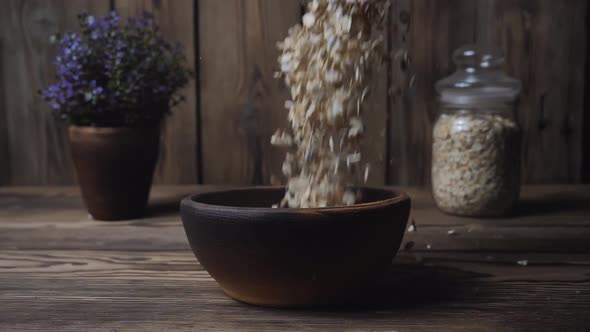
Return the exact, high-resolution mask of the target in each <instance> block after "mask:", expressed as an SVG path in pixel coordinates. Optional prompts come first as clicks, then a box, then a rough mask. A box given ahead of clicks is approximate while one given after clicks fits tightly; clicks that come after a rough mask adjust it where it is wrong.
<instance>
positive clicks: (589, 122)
mask: <svg viewBox="0 0 590 332" xmlns="http://www.w3.org/2000/svg"><path fill="white" fill-rule="evenodd" d="M584 35H585V36H586V80H585V83H584V85H585V87H584V91H585V92H584V110H585V114H584V115H583V117H584V121H583V128H582V132H583V133H584V138H583V141H582V156H583V158H582V182H583V183H590V111H589V110H590V6H588V5H586V31H585V33H584Z"/></svg>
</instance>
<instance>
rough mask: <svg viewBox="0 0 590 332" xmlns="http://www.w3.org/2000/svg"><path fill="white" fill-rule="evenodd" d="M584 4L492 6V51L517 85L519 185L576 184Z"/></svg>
mask: <svg viewBox="0 0 590 332" xmlns="http://www.w3.org/2000/svg"><path fill="white" fill-rule="evenodd" d="M587 6H588V3H587V1H585V0H570V1H552V0H530V1H525V0H522V1H508V0H503V1H498V3H497V5H496V6H495V11H496V13H495V20H494V24H493V27H495V28H496V31H495V35H496V45H499V46H500V47H501V48H502V49H503V50H504V51H505V52H506V59H507V61H506V62H507V65H506V69H507V71H508V72H509V73H510V74H511V75H512V76H515V77H517V78H518V79H520V80H521V81H522V82H523V87H524V89H523V93H522V96H521V102H520V107H519V109H518V117H519V121H520V124H521V126H522V128H523V176H524V178H523V180H524V181H525V182H527V183H547V182H561V183H574V182H579V181H580V178H581V165H582V135H583V132H582V130H583V126H582V124H583V112H584V76H585V74H584V73H585V65H586V59H587V56H588V55H587V53H586V51H587V50H586V45H585V42H586V40H585V38H584V36H585V33H586V26H585V23H586V22H585V20H586V19H587V18H586V16H585V15H584V13H586V10H587Z"/></svg>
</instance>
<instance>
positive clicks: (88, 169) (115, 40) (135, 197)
mask: <svg viewBox="0 0 590 332" xmlns="http://www.w3.org/2000/svg"><path fill="white" fill-rule="evenodd" d="M79 21H80V27H81V32H80V33H66V34H62V35H58V36H55V37H53V39H54V41H55V42H56V43H57V46H58V47H57V56H56V58H55V62H54V64H55V66H56V69H57V82H56V83H55V84H53V85H51V86H49V87H48V88H47V89H45V90H42V91H41V95H42V97H43V99H45V100H46V101H47V102H48V103H49V104H50V105H51V108H52V112H53V113H54V114H55V115H56V116H58V117H59V118H60V119H62V120H64V121H66V122H67V123H68V124H69V140H70V147H71V151H72V158H73V161H74V164H75V168H76V172H77V175H78V181H79V183H80V187H81V191H82V196H83V199H84V202H85V204H86V207H87V208H88V211H89V213H90V214H91V215H92V216H93V217H94V218H95V219H99V220H121V219H131V218H136V217H140V216H141V215H142V214H143V213H144V211H145V208H146V205H147V199H148V196H149V190H150V187H151V182H152V177H153V172H154V168H155V164H156V161H157V158H158V152H159V142H160V127H161V123H162V121H163V120H164V118H165V116H166V115H167V114H169V113H170V109H171V107H173V106H174V105H176V104H177V103H179V102H180V101H181V100H182V96H180V95H179V94H178V90H179V89H180V88H182V87H183V86H185V85H186V84H187V83H188V81H189V79H190V77H191V72H190V71H189V70H188V68H187V65H186V58H185V56H184V54H183V49H182V46H181V45H179V44H176V45H173V44H171V43H169V42H167V41H166V40H164V38H163V37H162V35H161V33H160V30H159V28H158V26H157V25H156V24H155V22H154V20H153V17H152V16H151V15H149V14H144V16H143V17H141V18H138V19H135V18H131V19H129V20H128V22H126V23H125V24H122V23H121V19H120V18H119V17H118V16H117V14H116V13H114V12H113V13H111V14H109V15H106V16H104V17H99V18H95V17H93V16H90V15H87V14H82V15H79Z"/></svg>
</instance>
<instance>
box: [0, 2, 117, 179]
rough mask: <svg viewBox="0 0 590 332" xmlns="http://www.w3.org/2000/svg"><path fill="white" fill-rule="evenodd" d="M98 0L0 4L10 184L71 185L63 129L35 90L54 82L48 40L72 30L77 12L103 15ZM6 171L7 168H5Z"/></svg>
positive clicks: (105, 6) (103, 8)
mask: <svg viewBox="0 0 590 332" xmlns="http://www.w3.org/2000/svg"><path fill="white" fill-rule="evenodd" d="M108 5H109V4H108V2H107V1H103V0H81V1H65V0H49V1H47V0H44V1H41V0H36V1H35V0H27V1H23V0H21V1H18V0H9V1H5V2H3V3H2V7H3V8H2V10H1V11H0V25H1V26H2V29H1V30H2V32H1V41H0V44H1V45H2V55H1V60H2V64H1V65H0V66H1V67H2V76H1V77H0V80H2V84H1V85H2V86H3V89H4V96H5V98H4V99H3V104H2V105H0V107H2V108H3V109H4V111H3V112H4V114H3V118H2V120H3V121H5V124H4V126H3V127H4V128H1V129H4V130H5V134H4V137H7V138H8V140H7V141H8V142H7V144H6V143H4V146H5V148H6V146H7V148H6V151H8V153H6V151H5V152H4V154H3V155H4V157H3V158H7V157H6V155H8V159H9V161H8V162H7V164H9V168H10V171H9V172H8V173H9V174H10V180H9V181H5V182H8V183H9V184H20V185H26V184H48V183H52V184H67V183H72V182H74V172H73V167H72V165H71V161H70V156H69V149H68V147H67V144H66V139H65V137H66V136H65V131H64V125H62V124H60V123H58V122H56V121H55V119H54V118H53V117H52V116H50V114H49V107H48V106H47V105H46V104H45V102H43V101H42V100H41V98H40V97H39V95H38V90H39V89H41V88H45V87H47V86H48V85H49V84H50V83H51V82H53V80H54V69H53V66H52V65H51V62H52V59H53V56H54V55H55V51H54V49H53V47H52V45H50V42H49V37H50V36H51V35H52V34H54V33H56V32H60V31H68V30H72V29H75V28H76V27H77V18H76V15H77V14H78V13H79V12H82V11H88V12H92V13H104V12H106V11H107V10H108ZM4 167H6V166H4Z"/></svg>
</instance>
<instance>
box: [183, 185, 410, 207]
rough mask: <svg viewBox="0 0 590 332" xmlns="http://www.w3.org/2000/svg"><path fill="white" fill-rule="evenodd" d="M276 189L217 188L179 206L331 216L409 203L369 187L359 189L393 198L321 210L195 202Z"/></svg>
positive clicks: (404, 197)
mask: <svg viewBox="0 0 590 332" xmlns="http://www.w3.org/2000/svg"><path fill="white" fill-rule="evenodd" d="M278 189H283V190H284V189H285V187H284V186H248V187H233V188H219V189H213V190H205V191H203V192H198V193H194V194H191V195H189V196H187V197H185V198H184V199H183V200H182V201H181V203H180V205H181V207H183V206H188V207H191V208H193V209H196V210H197V209H198V210H202V209H209V210H223V211H228V212H231V211H241V212H263V213H280V214H285V213H294V214H301V213H306V214H307V213H331V214H338V213H350V212H359V211H369V210H374V209H378V208H383V207H388V206H392V205H397V204H400V203H403V202H405V201H410V196H408V194H407V193H405V192H403V191H397V190H393V189H389V188H384V187H370V186H363V187H361V189H369V190H379V191H386V192H389V193H392V194H393V197H391V198H388V199H384V200H379V201H374V202H368V203H361V204H355V205H351V206H338V207H323V208H273V207H270V206H269V207H248V206H234V205H217V204H208V203H202V202H198V201H196V199H198V198H199V196H203V195H207V194H219V193H224V192H248V191H258V190H278Z"/></svg>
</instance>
